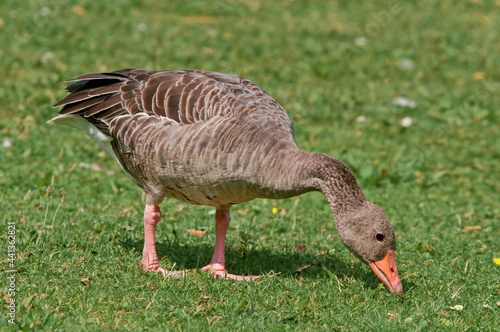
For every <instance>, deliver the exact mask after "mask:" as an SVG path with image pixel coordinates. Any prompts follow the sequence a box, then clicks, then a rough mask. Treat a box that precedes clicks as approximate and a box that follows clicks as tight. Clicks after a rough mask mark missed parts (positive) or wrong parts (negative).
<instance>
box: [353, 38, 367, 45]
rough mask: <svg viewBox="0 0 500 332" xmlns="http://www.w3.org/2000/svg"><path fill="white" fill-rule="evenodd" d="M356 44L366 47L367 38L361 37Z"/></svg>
mask: <svg viewBox="0 0 500 332" xmlns="http://www.w3.org/2000/svg"><path fill="white" fill-rule="evenodd" d="M354 42H355V43H356V45H358V46H364V45H366V42H367V40H366V38H365V37H359V38H356V40H355V41H354Z"/></svg>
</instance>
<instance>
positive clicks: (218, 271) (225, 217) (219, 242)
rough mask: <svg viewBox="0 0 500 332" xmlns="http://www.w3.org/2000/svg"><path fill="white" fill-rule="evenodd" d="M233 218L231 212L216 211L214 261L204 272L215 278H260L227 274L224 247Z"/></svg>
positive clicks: (248, 279)
mask: <svg viewBox="0 0 500 332" xmlns="http://www.w3.org/2000/svg"><path fill="white" fill-rule="evenodd" d="M230 221H231V216H230V215H229V210H219V209H217V210H216V211H215V248H214V255H213V256H212V261H211V262H210V264H209V265H207V266H205V267H203V268H202V270H203V271H208V272H210V273H211V275H212V277H214V278H230V279H236V280H246V281H250V280H255V279H257V278H259V277H260V276H240V275H236V274H230V273H227V271H226V268H225V264H226V257H225V255H224V245H225V242H226V233H227V229H228V227H229V222H230Z"/></svg>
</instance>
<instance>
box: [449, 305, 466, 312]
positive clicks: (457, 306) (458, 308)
mask: <svg viewBox="0 0 500 332" xmlns="http://www.w3.org/2000/svg"><path fill="white" fill-rule="evenodd" d="M450 309H453V310H457V311H462V310H464V306H463V305H460V304H457V305H456V306H453V307H450Z"/></svg>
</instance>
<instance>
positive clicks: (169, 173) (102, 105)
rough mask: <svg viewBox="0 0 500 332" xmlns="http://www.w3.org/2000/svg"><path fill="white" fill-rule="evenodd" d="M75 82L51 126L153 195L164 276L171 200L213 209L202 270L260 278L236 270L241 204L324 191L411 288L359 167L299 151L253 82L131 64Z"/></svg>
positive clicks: (359, 241)
mask: <svg viewBox="0 0 500 332" xmlns="http://www.w3.org/2000/svg"><path fill="white" fill-rule="evenodd" d="M64 82H72V84H70V85H69V86H67V88H66V90H67V91H68V92H69V94H68V95H67V96H66V97H65V98H64V99H62V100H61V101H59V102H58V103H56V104H55V105H54V107H59V106H63V108H62V109H61V110H60V111H59V113H58V115H57V116H56V117H54V118H52V119H51V120H49V121H48V123H49V124H61V125H66V126H70V127H74V128H77V129H79V130H81V131H83V132H84V133H85V134H87V135H88V136H90V137H91V138H92V139H93V140H95V141H96V142H97V143H98V144H99V145H100V147H101V148H102V149H103V150H104V151H105V152H107V153H108V154H109V155H110V156H111V157H112V158H113V159H115V160H116V161H117V162H118V164H119V165H120V166H121V168H122V169H123V170H124V171H125V173H126V174H127V175H128V177H130V179H131V180H132V181H133V182H135V183H136V184H137V185H138V186H139V187H141V188H142V189H143V190H144V192H145V197H146V204H145V209H144V249H143V252H142V260H141V267H142V268H143V269H144V270H147V271H154V272H160V273H162V274H163V275H165V276H171V277H182V276H185V275H186V271H173V270H172V271H169V270H167V269H164V268H162V267H160V265H159V261H158V257H157V253H156V248H155V229H156V225H157V223H158V221H159V220H160V217H161V211H160V208H159V204H160V203H161V202H162V201H163V200H164V199H165V198H167V197H168V198H175V199H177V200H180V201H183V202H187V203H190V204H195V205H206V206H212V207H215V211H216V212H215V232H216V237H215V247H214V254H213V256H212V260H211V262H210V264H208V265H206V266H205V267H203V268H202V270H203V271H206V272H208V273H209V274H210V275H211V276H212V277H214V278H230V279H235V280H246V281H250V280H255V279H256V278H258V277H259V276H242V275H235V274H231V273H229V272H228V271H227V270H226V268H225V254H224V244H225V238H226V233H227V230H228V227H229V222H230V220H231V217H230V209H231V207H232V206H233V205H235V204H238V203H243V202H248V201H251V200H254V199H257V198H268V199H284V198H289V197H293V196H297V195H301V194H304V193H306V192H310V191H320V192H321V193H322V194H323V195H324V196H325V198H326V200H327V202H328V204H329V206H330V209H331V211H332V214H333V217H334V221H335V224H336V228H337V231H338V235H339V237H340V239H341V240H342V242H343V243H344V244H345V246H346V247H347V248H348V249H349V250H350V251H351V252H352V253H353V254H354V255H355V256H356V257H358V258H359V259H360V260H361V261H362V262H363V263H365V264H367V265H368V266H370V267H371V269H372V270H373V271H374V272H375V274H376V275H377V276H378V277H379V278H380V280H381V281H382V282H383V283H384V284H385V285H386V286H387V288H388V290H389V291H390V292H396V293H397V294H401V293H402V291H403V287H402V284H401V280H400V278H399V274H398V269H397V264H396V238H395V234H394V230H393V228H392V226H391V223H390V221H389V219H388V218H387V216H386V215H385V213H384V212H383V211H382V209H381V208H380V207H379V206H377V205H375V204H373V203H371V202H369V201H368V200H367V199H366V197H365V195H364V194H363V192H362V191H361V188H360V187H359V185H358V183H357V182H356V179H355V177H354V175H353V173H352V172H351V171H350V170H349V168H348V167H347V166H346V165H345V164H344V163H343V162H341V161H339V160H337V159H335V158H333V157H330V156H328V155H325V154H318V153H313V152H308V151H304V150H300V149H299V148H298V147H297V145H296V143H295V138H294V128H293V124H292V121H291V119H290V117H289V116H288V115H287V113H286V112H285V110H284V109H283V108H282V107H281V105H280V104H278V102H276V101H275V100H274V99H273V98H272V97H271V96H270V95H268V94H267V93H266V92H264V91H263V90H262V89H261V88H260V87H258V86H257V85H256V84H254V83H252V82H250V81H249V80H247V79H244V78H241V77H238V76H235V75H232V74H221V73H216V72H208V71H199V70H165V71H150V70H139V69H123V70H118V71H113V72H104V73H91V74H85V75H82V76H79V77H77V78H75V79H71V80H67V81H64Z"/></svg>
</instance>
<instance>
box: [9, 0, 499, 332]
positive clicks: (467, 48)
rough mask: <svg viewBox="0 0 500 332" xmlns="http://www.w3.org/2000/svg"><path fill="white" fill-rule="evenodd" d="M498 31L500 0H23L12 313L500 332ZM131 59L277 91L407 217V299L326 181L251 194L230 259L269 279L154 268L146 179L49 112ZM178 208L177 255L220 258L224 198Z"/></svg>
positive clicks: (12, 166) (179, 261) (147, 321)
mask: <svg viewBox="0 0 500 332" xmlns="http://www.w3.org/2000/svg"><path fill="white" fill-rule="evenodd" d="M499 31H500V2H499V1H498V0H497V1H488V0H475V1H461V2H456V3H455V2H451V1H430V0H424V1H418V2H415V3H414V2H402V1H401V2H398V1H394V2H386V1H365V2H360V1H294V0H286V1H256V0H252V1H236V0H226V1H189V2H188V1H180V0H175V1H164V2H163V1H152V0H144V1H138V0H121V1H88V0H83V1H79V2H75V1H69V0H55V1H50V2H49V1H37V0H28V1H14V0H4V1H2V5H1V11H0V68H1V72H2V82H1V84H0V101H1V104H0V132H1V136H0V158H1V162H0V220H1V222H2V225H3V226H2V232H1V234H0V239H1V245H0V246H1V249H2V258H1V260H0V262H1V263H0V264H1V266H2V270H3V271H6V273H5V276H2V278H1V279H0V295H1V297H2V299H3V309H4V310H3V312H2V315H4V316H5V318H6V319H5V320H2V321H0V329H2V330H8V331H15V330H21V331H32V330H41V331H96V330H107V329H116V330H132V331H141V330H167V329H171V330H182V331H184V330H187V331H189V330H193V331H197V330H208V329H216V330H232V331H235V330H257V329H265V330H294V329H300V330H334V331H344V330H359V331H366V330H409V331H419V330H422V331H428V330H433V331H435V330H451V331H478V330H481V331H499V327H498V322H499V321H500V282H499V280H500V278H499V274H500V266H499V265H498V264H499V263H495V262H494V258H500V241H499V239H500V203H499V202H500V194H499V193H500V181H499V180H500V177H499V174H500V74H499V68H500V38H499ZM122 68H143V69H154V70H161V69H202V70H210V71H219V72H227V73H235V74H237V75H239V76H243V77H245V78H248V79H250V80H251V81H253V82H255V83H256V84H258V85H259V86H261V87H262V88H263V89H264V90H265V91H267V92H268V93H269V94H270V95H271V96H273V97H274V98H275V99H276V100H277V101H278V102H279V103H280V104H281V105H283V107H284V108H285V109H286V110H287V112H288V113H289V115H290V117H291V118H292V119H293V121H294V124H295V132H296V141H297V144H298V146H299V147H300V148H302V149H306V150H310V151H315V152H321V153H327V154H329V155H331V156H333V157H336V158H338V159H340V160H342V161H344V162H345V163H346V164H347V165H349V167H350V168H351V169H352V171H353V172H354V174H355V176H356V178H357V180H358V182H359V184H360V185H361V187H362V188H363V190H364V192H365V195H366V196H367V197H368V198H369V200H371V201H373V202H375V203H377V204H379V205H380V206H381V207H382V208H383V209H384V211H385V212H386V214H387V215H388V217H389V218H390V219H391V221H392V224H393V226H394V229H395V231H396V236H397V240H398V244H397V254H398V267H399V273H400V277H401V280H402V282H403V287H404V293H403V295H402V296H400V297H398V296H397V295H395V294H391V293H388V292H387V290H386V288H385V286H384V285H383V284H382V283H381V282H380V280H379V279H378V278H377V277H376V276H375V275H374V274H373V272H372V271H371V269H370V268H369V267H367V266H365V265H363V264H362V263H360V262H359V261H358V260H357V259H356V258H355V257H354V256H353V255H352V254H351V253H350V252H349V251H348V250H347V249H346V248H345V247H344V245H343V244H342V242H341V241H340V239H339V238H338V235H337V233H336V229H335V224H334V221H333V218H332V215H331V212H330V210H329V207H328V204H327V202H326V200H325V199H324V197H323V196H322V195H321V194H319V193H309V194H306V195H303V196H300V197H299V198H291V199H287V200H280V201H273V200H255V201H252V202H249V203H246V204H241V205H238V206H235V207H234V208H233V209H232V217H233V219H232V222H231V227H230V229H229V232H228V238H227V239H228V242H227V244H226V251H227V268H228V270H229V271H230V272H232V273H240V274H241V273H242V274H265V275H269V277H266V278H261V279H260V280H258V281H255V282H249V283H248V282H236V281H232V280H220V279H219V280H214V279H211V278H209V277H208V276H207V275H206V274H205V273H201V272H196V271H193V272H192V275H191V276H190V277H189V278H183V279H165V278H163V277H161V276H159V275H155V274H152V273H147V272H143V271H142V270H141V269H140V266H139V261H140V257H141V250H142V245H143V226H142V211H143V209H144V197H143V195H142V193H141V191H140V189H139V188H137V187H136V186H135V185H134V184H133V183H132V182H131V181H130V180H129V179H128V178H127V177H126V175H125V174H124V173H123V172H122V171H121V169H120V167H119V166H118V165H116V163H115V162H114V161H113V160H112V159H111V158H109V157H108V156H107V155H105V154H104V153H103V152H102V151H100V150H99V147H98V145H97V144H95V143H94V142H93V141H91V140H90V139H89V138H88V137H86V136H84V135H83V134H82V133H80V132H79V131H77V130H74V129H71V128H66V127H60V126H49V125H47V124H46V121H47V120H49V119H50V118H51V117H53V116H54V115H55V114H56V113H57V110H56V109H53V108H52V107H51V105H53V104H54V103H56V102H57V101H58V100H59V99H61V98H62V97H63V96H64V95H65V92H64V90H63V89H64V87H65V86H66V84H62V83H60V82H61V81H62V80H65V79H69V78H73V77H76V76H78V75H81V74H84V73H87V72H98V71H111V70H118V69H122ZM161 208H162V211H163V217H162V220H161V221H160V223H159V226H158V230H157V248H158V250H159V257H160V258H161V264H162V265H163V266H164V267H169V268H177V269H181V268H182V269H195V268H196V267H201V266H204V265H206V264H208V263H209V262H210V258H211V254H212V250H213V245H214V241H215V230H214V224H215V223H214V216H213V209H212V208H209V207H200V206H190V205H186V204H183V203H181V202H179V201H175V200H165V201H164V202H163V203H162V205H161ZM8 225H10V226H15V229H16V233H15V244H10V245H9V241H11V240H13V237H10V238H9V232H8V230H9V229H10V230H12V229H13V228H14V227H10V228H8V227H7V226H8ZM205 228H206V232H205V233H204V234H203V235H202V236H196V235H197V233H195V232H190V231H189V230H200V229H205ZM9 246H10V247H9ZM12 246H14V247H15V260H12V259H11V260H10V261H9V258H13V257H14V256H13V255H14V253H13V250H12ZM11 263H13V265H12V266H13V268H14V270H16V272H7V271H9V270H12V267H11ZM307 265H311V266H310V267H308V268H305V269H304V270H303V271H302V273H300V274H299V273H296V271H297V270H298V269H299V268H301V267H304V266H307ZM11 274H14V275H15V279H12V278H11V279H9V278H8V277H9V276H10V275H11ZM13 280H15V282H13ZM12 284H14V286H15V287H13V290H10V288H11V285H12ZM11 295H15V296H14V297H13V296H11ZM11 298H12V299H13V298H15V314H16V318H15V319H13V320H12V323H10V322H9V320H10V319H11V318H10V317H9V316H8V313H9V312H10V311H11V310H14V309H12V306H11V307H9V304H10V303H11V302H10V301H11ZM457 306H462V307H461V308H462V310H457V308H460V307H457Z"/></svg>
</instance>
